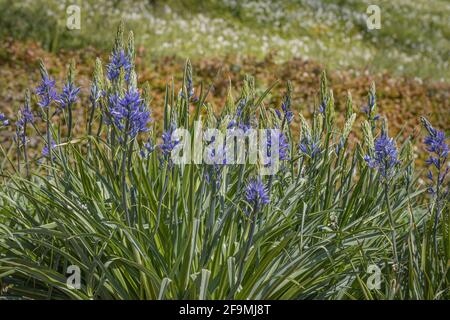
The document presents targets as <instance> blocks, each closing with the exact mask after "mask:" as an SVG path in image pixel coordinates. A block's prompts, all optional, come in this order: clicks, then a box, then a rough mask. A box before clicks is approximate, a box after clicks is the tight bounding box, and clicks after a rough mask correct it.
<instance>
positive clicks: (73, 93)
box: [58, 81, 80, 109]
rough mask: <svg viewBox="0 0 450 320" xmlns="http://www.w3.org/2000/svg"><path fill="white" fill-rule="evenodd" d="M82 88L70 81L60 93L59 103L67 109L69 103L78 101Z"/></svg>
mask: <svg viewBox="0 0 450 320" xmlns="http://www.w3.org/2000/svg"><path fill="white" fill-rule="evenodd" d="M79 92H80V88H79V87H76V86H75V85H74V84H73V83H72V82H70V81H68V82H67V83H66V84H65V85H64V87H63V90H62V93H61V94H60V95H59V99H58V102H59V105H60V106H61V108H62V109H65V108H66V107H67V106H69V105H73V104H74V103H75V102H76V101H77V96H78V93H79Z"/></svg>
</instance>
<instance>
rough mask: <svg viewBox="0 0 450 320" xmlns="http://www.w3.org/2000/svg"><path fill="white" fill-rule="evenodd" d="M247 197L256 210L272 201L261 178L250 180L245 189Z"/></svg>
mask: <svg viewBox="0 0 450 320" xmlns="http://www.w3.org/2000/svg"><path fill="white" fill-rule="evenodd" d="M245 198H246V200H247V201H248V202H249V203H250V204H251V205H252V207H253V209H254V210H255V211H258V210H260V209H261V208H262V207H263V206H264V205H266V204H268V203H269V202H270V200H269V195H268V194H267V190H266V188H265V186H264V184H263V183H262V181H261V179H260V178H257V179H252V180H250V182H249V184H248V185H247V188H246V189H245Z"/></svg>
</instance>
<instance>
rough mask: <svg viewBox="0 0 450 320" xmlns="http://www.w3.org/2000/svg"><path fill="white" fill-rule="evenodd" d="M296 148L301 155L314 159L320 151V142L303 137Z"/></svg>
mask: <svg viewBox="0 0 450 320" xmlns="http://www.w3.org/2000/svg"><path fill="white" fill-rule="evenodd" d="M298 148H299V150H300V152H301V153H303V154H305V155H307V156H309V157H310V158H315V157H316V155H317V154H319V153H320V151H321V149H320V140H318V139H313V138H312V137H310V136H308V135H305V136H304V137H302V139H301V141H300V144H299V145H298Z"/></svg>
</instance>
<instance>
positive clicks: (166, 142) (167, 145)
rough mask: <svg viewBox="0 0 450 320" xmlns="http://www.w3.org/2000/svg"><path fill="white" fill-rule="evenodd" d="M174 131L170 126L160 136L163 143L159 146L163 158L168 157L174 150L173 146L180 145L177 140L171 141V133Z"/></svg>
mask: <svg viewBox="0 0 450 320" xmlns="http://www.w3.org/2000/svg"><path fill="white" fill-rule="evenodd" d="M173 131H174V126H171V127H170V128H169V129H168V130H166V131H164V132H163V134H162V139H163V143H161V144H160V145H159V147H160V148H161V150H162V152H163V155H164V156H169V155H170V154H171V152H172V150H173V148H175V146H176V145H177V144H178V143H180V141H179V140H175V139H172V133H173Z"/></svg>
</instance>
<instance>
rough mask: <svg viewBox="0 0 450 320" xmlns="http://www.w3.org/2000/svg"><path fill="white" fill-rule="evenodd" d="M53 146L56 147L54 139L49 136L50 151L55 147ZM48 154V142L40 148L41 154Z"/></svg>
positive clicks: (46, 155) (44, 155)
mask: <svg viewBox="0 0 450 320" xmlns="http://www.w3.org/2000/svg"><path fill="white" fill-rule="evenodd" d="M55 147H56V143H55V141H54V140H53V139H52V138H50V151H51V150H53V149H55ZM49 154H50V152H49V148H48V143H46V144H45V146H44V147H43V148H42V156H43V157H48V156H49Z"/></svg>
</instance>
